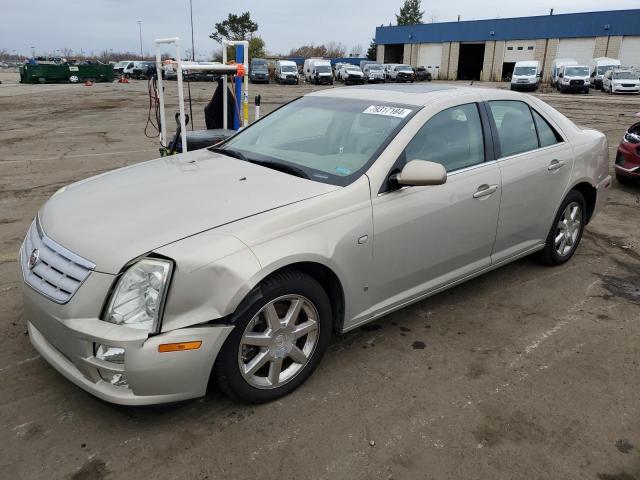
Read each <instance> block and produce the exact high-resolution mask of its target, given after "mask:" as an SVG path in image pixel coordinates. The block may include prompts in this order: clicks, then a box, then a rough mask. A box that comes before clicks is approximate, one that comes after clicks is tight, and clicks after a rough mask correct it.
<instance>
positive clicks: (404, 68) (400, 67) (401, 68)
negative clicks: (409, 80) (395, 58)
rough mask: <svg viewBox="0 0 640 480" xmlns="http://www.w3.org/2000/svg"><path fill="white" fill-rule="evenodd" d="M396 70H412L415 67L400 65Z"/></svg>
mask: <svg viewBox="0 0 640 480" xmlns="http://www.w3.org/2000/svg"><path fill="white" fill-rule="evenodd" d="M396 70H411V71H413V69H412V68H411V67H410V66H409V65H398V66H397V67H396Z"/></svg>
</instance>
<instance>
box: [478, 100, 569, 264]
mask: <svg viewBox="0 0 640 480" xmlns="http://www.w3.org/2000/svg"><path fill="white" fill-rule="evenodd" d="M486 105H487V111H488V113H489V117H490V120H491V122H492V128H493V130H494V135H493V137H494V139H496V143H497V145H496V147H497V148H496V150H497V158H498V162H497V163H498V166H499V168H500V173H501V177H502V199H501V204H500V218H499V220H498V231H497V235H496V243H495V247H494V251H493V255H492V261H493V263H499V262H501V261H503V260H505V259H508V258H511V257H513V256H516V255H519V254H524V253H526V252H528V251H531V250H532V249H535V248H537V247H538V246H540V245H541V244H543V243H544V242H545V240H546V237H547V234H548V232H549V228H550V226H551V223H552V221H553V218H554V216H555V214H556V211H557V209H558V207H559V205H560V202H561V201H562V197H563V195H564V192H565V190H566V188H567V185H568V183H569V179H570V177H571V170H572V168H573V150H572V148H571V145H570V144H569V143H568V142H566V141H565V139H564V138H563V137H562V135H561V134H560V131H559V130H558V129H557V127H555V126H553V125H552V123H551V122H550V121H549V120H547V119H545V118H544V117H543V115H542V114H541V113H540V112H538V111H537V110H536V109H535V108H534V107H533V106H532V105H530V104H528V103H527V102H525V101H521V100H498V99H496V100H490V101H488V102H487V104H486Z"/></svg>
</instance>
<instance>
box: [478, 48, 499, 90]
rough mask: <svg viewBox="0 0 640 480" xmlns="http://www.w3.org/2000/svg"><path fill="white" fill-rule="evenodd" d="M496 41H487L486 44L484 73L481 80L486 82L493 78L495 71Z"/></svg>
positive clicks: (483, 63) (483, 64)
mask: <svg viewBox="0 0 640 480" xmlns="http://www.w3.org/2000/svg"><path fill="white" fill-rule="evenodd" d="M495 47H496V42H490V41H489V42H485V44H484V60H483V62H482V75H481V77H480V80H482V81H484V82H489V81H491V80H493V71H494V68H495V67H494V62H495V57H494V52H495Z"/></svg>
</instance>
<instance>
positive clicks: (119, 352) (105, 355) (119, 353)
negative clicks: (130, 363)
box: [96, 344, 124, 364]
mask: <svg viewBox="0 0 640 480" xmlns="http://www.w3.org/2000/svg"><path fill="white" fill-rule="evenodd" d="M96 358H97V359H99V360H104V361H105V362H111V363H119V364H123V363H124V348H119V347H110V346H109V345H99V344H96Z"/></svg>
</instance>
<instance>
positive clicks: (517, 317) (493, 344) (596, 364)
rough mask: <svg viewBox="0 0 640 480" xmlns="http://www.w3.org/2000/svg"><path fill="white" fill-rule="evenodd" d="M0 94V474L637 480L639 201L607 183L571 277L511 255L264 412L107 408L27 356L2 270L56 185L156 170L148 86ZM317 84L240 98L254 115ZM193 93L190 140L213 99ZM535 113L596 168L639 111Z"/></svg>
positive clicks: (638, 107)
mask: <svg viewBox="0 0 640 480" xmlns="http://www.w3.org/2000/svg"><path fill="white" fill-rule="evenodd" d="M0 80H2V82H3V83H2V85H0V118H2V123H1V124H0V332H1V337H0V380H1V381H2V388H1V389H0V438H1V439H2V440H1V442H0V443H1V444H2V448H1V449H0V471H1V472H3V473H2V474H0V477H3V478H8V479H9V478H11V479H14V478H23V479H32V478H34V479H36V478H74V479H101V478H125V477H126V478H177V477H180V478H185V479H192V478H193V479H205V478H207V479H236V478H237V479H244V478H255V477H260V478H276V477H277V478H286V479H288V478H305V479H309V478H314V479H315V478H318V479H320V478H327V479H329V478H331V479H335V478H338V479H339V478H349V479H373V478H376V479H377V478H385V479H387V478H397V479H405V478H409V479H413V478H416V479H453V478H455V479H458V478H459V479H471V478H483V479H496V478H500V479H502V478H522V479H542V478H549V479H596V480H598V479H600V480H632V479H636V480H640V414H639V412H640V395H639V393H640V388H639V385H640V368H639V362H640V344H639V342H638V338H639V337H640V227H639V225H640V185H639V186H637V187H627V186H625V187H623V186H620V185H618V184H617V183H614V188H613V192H612V194H611V198H610V202H609V204H608V206H607V207H606V208H605V209H604V211H603V212H602V213H601V214H600V215H599V217H598V218H597V219H596V220H595V221H594V222H593V223H592V224H591V225H589V226H588V228H587V231H586V232H585V236H584V239H583V242H582V245H581V246H580V248H579V249H578V251H577V254H576V256H575V257H574V258H573V260H572V261H570V262H569V263H568V264H566V265H564V266H562V267H558V268H549V267H544V266H541V265H538V264H537V263H535V262H533V261H531V260H529V259H524V260H521V261H518V262H516V263H513V264H511V265H509V266H506V267H503V268H501V269H499V270H497V271H494V272H492V273H490V274H488V275H485V276H483V277H481V278H478V279H475V280H473V281H470V282H468V283H466V284H464V285H461V286H459V287H456V288H454V289H452V290H449V291H447V292H445V293H442V294H440V295H437V296H435V297H433V298H431V299H429V300H426V301H423V302H420V303H418V304H416V305H413V306H411V307H408V308H405V309H404V310H401V311H399V312H396V313H394V314H392V315H389V316H388V317H385V318H384V319H381V320H379V321H377V322H376V323H374V324H372V325H369V326H367V327H364V328H361V329H359V330H357V331H354V332H351V333H349V334H347V335H344V336H342V337H336V338H334V339H333V342H332V344H331V347H330V350H329V352H328V353H327V355H326V357H325V358H324V360H323V362H322V364H321V366H320V368H319V369H318V370H317V372H316V373H315V374H314V375H313V377H312V378H311V379H310V381H309V382H307V384H306V385H304V386H303V387H302V388H301V389H299V390H298V391H297V392H295V393H293V394H292V395H289V396H288V397H285V398H283V399H282V400H280V401H278V402H275V403H272V404H268V405H263V406H259V407H255V406H246V405H239V404H234V403H232V402H230V401H229V400H227V399H226V398H225V397H223V396H222V395H221V394H220V393H218V392H216V391H215V390H214V389H212V391H211V392H210V393H209V394H208V395H207V396H206V397H205V398H203V399H200V400H196V401H191V402H185V403H181V404H177V405H170V406H162V407H151V408H122V407H116V406H112V405H109V404H106V403H103V402H101V401H99V400H97V399H96V398H94V397H92V396H90V395H89V394H86V393H84V392H83V391H82V390H80V389H79V388H77V387H75V386H74V385H72V384H71V383H70V382H68V381H67V380H65V379H64V378H63V377H62V376H61V375H59V374H58V373H56V372H55V371H54V369H53V368H52V367H50V366H49V365H48V364H47V363H46V362H45V361H43V360H42V359H41V358H40V357H39V356H38V355H37V354H36V352H35V351H34V349H33V348H32V347H31V345H30V343H29V339H28V337H27V335H26V325H25V319H24V318H23V315H22V306H21V298H20V296H19V294H18V282H19V280H18V275H17V264H16V260H15V259H16V256H17V252H18V248H19V246H20V242H21V241H22V238H23V236H24V233H25V231H26V229H27V226H28V224H29V222H30V221H31V219H32V218H33V217H34V215H35V213H36V212H37V209H38V208H39V206H40V205H41V204H42V203H43V202H44V201H45V200H46V199H47V198H48V197H49V196H50V195H51V194H52V193H53V192H55V191H56V190H57V189H58V188H59V187H61V186H63V185H66V184H68V183H71V182H73V181H75V180H78V179H81V178H85V177H87V176H90V175H95V174H97V173H100V172H103V171H105V170H111V169H113V168H117V167H121V166H124V165H128V164H131V163H135V162H139V161H141V160H147V159H151V158H154V157H156V156H157V144H156V142H155V140H153V139H148V138H146V137H145V135H144V133H143V130H144V124H145V121H146V117H147V107H148V100H147V94H146V90H147V85H146V82H136V81H134V82H132V83H130V84H97V85H95V86H93V87H85V86H82V85H44V86H42V85H31V86H28V85H18V84H17V75H16V74H10V73H0ZM174 85H175V84H173V83H172V84H171V88H170V90H171V93H174V92H173V91H174V88H175V86H174ZM497 86H499V87H502V88H504V85H497ZM315 88H316V87H310V86H305V85H301V86H298V87H296V86H280V85H275V84H272V85H266V86H252V88H251V97H253V95H255V94H257V93H260V94H261V95H262V99H263V102H262V105H263V112H268V111H270V110H272V109H273V108H275V107H276V106H278V105H280V104H282V103H283V102H285V101H287V100H289V99H292V98H294V97H296V96H299V95H301V94H303V93H306V92H308V91H310V90H312V89H315ZM191 90H192V94H193V96H194V105H195V106H196V110H195V112H196V113H195V116H196V124H195V126H196V128H203V127H204V122H203V120H202V119H201V118H202V117H201V113H200V112H201V108H202V106H204V101H205V99H206V98H208V97H209V96H210V95H211V94H212V91H211V84H204V83H198V84H192V85H191ZM540 97H541V98H543V99H544V100H545V101H547V102H549V103H550V104H552V105H553V106H554V107H556V108H557V109H559V110H560V111H561V112H563V113H564V114H566V115H568V116H569V117H570V118H572V119H573V120H574V121H576V122H577V123H579V124H581V125H585V126H589V127H593V128H596V129H599V130H601V131H603V132H605V133H606V134H607V136H608V138H609V144H610V154H611V155H610V156H611V162H612V165H613V158H614V154H615V150H616V147H617V145H618V143H619V141H620V139H621V137H622V134H623V132H624V130H625V129H626V128H627V126H629V125H630V124H631V123H632V122H633V114H634V113H635V112H638V111H640V99H639V98H638V97H610V96H608V95H604V94H601V93H599V92H595V93H592V94H590V95H589V96H583V95H559V94H556V93H549V94H540ZM172 98H175V97H172ZM174 102H175V101H174ZM173 105H174V106H175V103H174V104H173ZM174 109H175V108H173V109H169V110H168V112H171V111H173V110H174ZM251 118H253V112H251ZM611 170H612V172H613V167H612V168H611Z"/></svg>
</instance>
